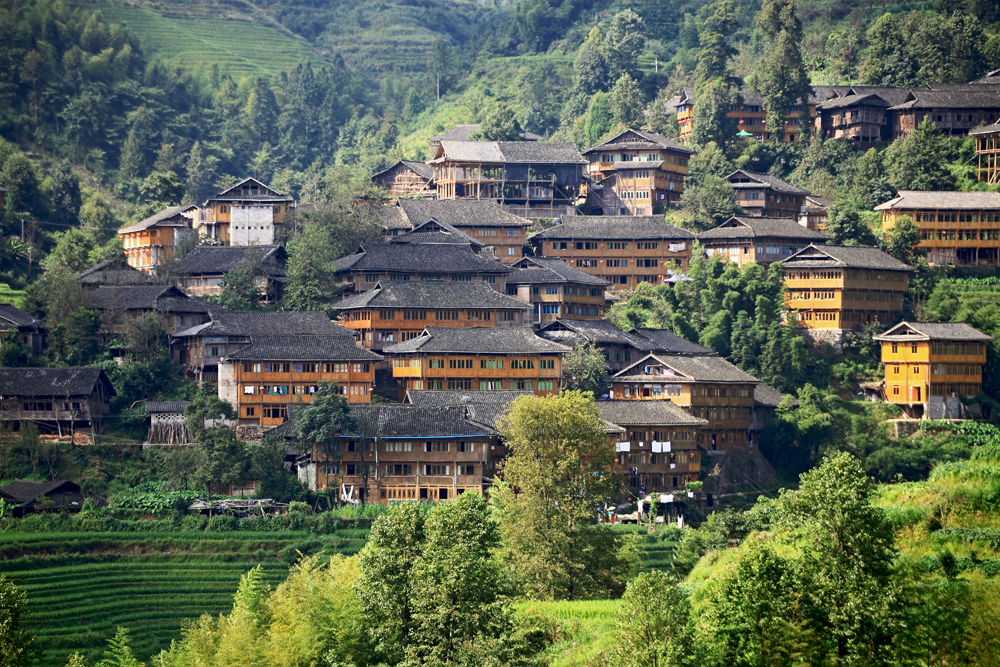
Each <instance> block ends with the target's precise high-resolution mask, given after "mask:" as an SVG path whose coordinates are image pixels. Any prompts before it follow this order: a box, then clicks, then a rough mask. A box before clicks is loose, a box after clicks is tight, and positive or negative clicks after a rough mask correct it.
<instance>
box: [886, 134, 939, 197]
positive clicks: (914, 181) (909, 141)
mask: <svg viewBox="0 0 1000 667" xmlns="http://www.w3.org/2000/svg"><path fill="white" fill-rule="evenodd" d="M947 142H948V140H947V139H946V138H945V137H943V136H942V134H941V130H939V129H938V127H937V125H935V124H934V122H933V121H932V120H931V119H930V116H926V117H925V118H924V120H923V122H922V123H920V125H919V126H917V129H916V130H914V131H913V132H911V133H910V134H909V135H908V136H906V137H905V138H903V139H897V140H896V141H894V142H893V144H892V146H890V147H889V150H887V151H886V155H885V161H886V164H888V166H889V181H890V183H892V187H894V188H895V189H896V190H928V191H941V190H953V189H954V188H955V177H954V176H953V175H952V174H951V172H950V171H949V170H948V163H949V162H950V160H949V157H948V143H947Z"/></svg>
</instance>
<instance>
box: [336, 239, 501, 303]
mask: <svg viewBox="0 0 1000 667" xmlns="http://www.w3.org/2000/svg"><path fill="white" fill-rule="evenodd" d="M511 270H512V269H511V268H510V267H509V266H507V265H506V264H502V263H501V262H498V261H496V260H495V259H490V258H488V257H482V256H480V255H479V254H477V253H476V252H475V251H474V250H473V249H472V248H471V247H469V246H468V245H464V244H460V243H433V244H413V243H380V244H372V245H363V246H361V247H360V248H359V249H358V251H357V252H356V253H354V254H353V255H348V256H346V257H341V258H340V259H337V260H334V262H333V271H334V283H335V284H334V286H335V287H337V288H339V289H340V291H341V294H342V295H343V296H344V297H348V296H352V295H354V294H361V293H362V292H367V291H368V290H370V289H372V288H373V287H375V285H376V284H377V283H380V282H392V281H401V282H408V281H413V282H419V281H422V280H433V281H449V280H451V281H455V282H470V281H473V282H474V281H480V282H484V283H487V284H489V285H490V286H491V287H492V288H493V289H495V290H497V291H498V292H500V293H501V294H503V293H505V292H506V291H507V289H506V288H507V282H506V281H507V274H509V273H510V272H511Z"/></svg>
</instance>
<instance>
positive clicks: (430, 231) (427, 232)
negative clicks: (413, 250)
mask: <svg viewBox="0 0 1000 667" xmlns="http://www.w3.org/2000/svg"><path fill="white" fill-rule="evenodd" d="M387 242H388V243H421V244H431V243H450V244H460V245H467V246H471V247H474V248H482V247H485V245H486V244H485V243H483V242H481V241H477V240H476V239H474V238H472V237H471V236H469V235H468V234H466V233H465V232H463V231H461V230H460V229H456V228H455V227H452V226H451V225H449V224H447V223H444V222H438V221H437V220H428V221H426V222H424V223H421V224H419V225H417V226H416V227H414V228H413V229H412V230H410V231H408V232H404V233H403V234H400V235H398V236H393V237H391V238H389V239H388V240H387Z"/></svg>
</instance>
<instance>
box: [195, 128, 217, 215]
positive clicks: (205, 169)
mask: <svg viewBox="0 0 1000 667" xmlns="http://www.w3.org/2000/svg"><path fill="white" fill-rule="evenodd" d="M218 168H219V158H217V157H215V156H214V155H210V154H206V153H205V150H204V148H203V147H202V145H201V142H200V141H195V142H194V145H193V146H191V152H190V153H189V154H188V160H187V184H188V189H187V196H188V198H189V200H192V201H195V202H201V201H204V200H205V199H206V198H207V197H208V196H210V195H211V194H212V193H213V191H214V189H215V180H216V178H217V174H218Z"/></svg>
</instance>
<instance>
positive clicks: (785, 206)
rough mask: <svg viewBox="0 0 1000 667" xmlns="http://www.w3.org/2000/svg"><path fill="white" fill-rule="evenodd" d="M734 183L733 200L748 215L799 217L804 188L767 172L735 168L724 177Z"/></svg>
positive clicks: (806, 193) (803, 199) (805, 192)
mask: <svg viewBox="0 0 1000 667" xmlns="http://www.w3.org/2000/svg"><path fill="white" fill-rule="evenodd" d="M726 180H727V181H728V182H729V184H730V185H732V186H733V190H735V191H736V193H735V200H736V203H737V204H739V205H740V206H741V207H742V208H743V210H744V211H746V213H747V214H748V215H756V216H766V217H769V218H798V217H799V213H801V212H802V205H803V204H804V203H805V198H806V195H808V194H809V192H808V191H807V190H803V189H802V188H797V187H795V186H794V185H789V184H788V183H785V182H784V181H783V180H781V179H780V178H776V177H774V176H771V175H770V174H758V173H755V172H752V171H746V170H745V169H738V170H736V171H734V172H733V173H731V174H729V175H728V176H726Z"/></svg>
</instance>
